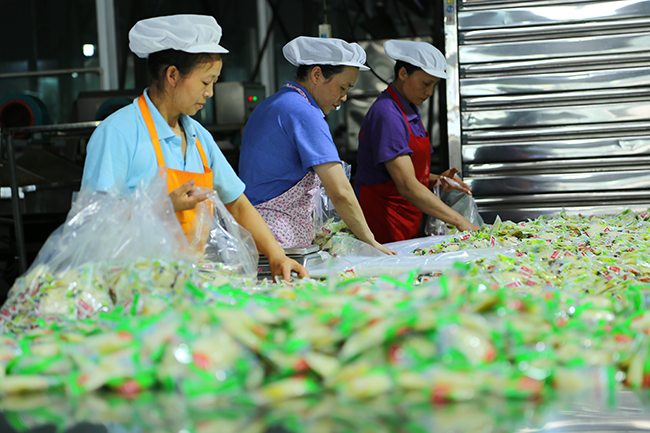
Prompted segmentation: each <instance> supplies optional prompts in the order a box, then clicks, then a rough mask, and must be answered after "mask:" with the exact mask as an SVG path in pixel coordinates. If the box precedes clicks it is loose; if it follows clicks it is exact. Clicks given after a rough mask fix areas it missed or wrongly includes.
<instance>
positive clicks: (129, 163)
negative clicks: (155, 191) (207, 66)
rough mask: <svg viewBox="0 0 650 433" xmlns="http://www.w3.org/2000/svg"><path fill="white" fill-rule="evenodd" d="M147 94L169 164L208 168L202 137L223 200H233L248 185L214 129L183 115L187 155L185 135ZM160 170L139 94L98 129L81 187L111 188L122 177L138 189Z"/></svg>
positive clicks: (187, 168)
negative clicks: (183, 143) (183, 141)
mask: <svg viewBox="0 0 650 433" xmlns="http://www.w3.org/2000/svg"><path fill="white" fill-rule="evenodd" d="M144 94H145V99H146V101H147V105H148V107H149V111H150V112H151V117H152V119H153V122H154V125H155V127H156V133H157V134H158V139H159V141H160V148H161V150H162V154H163V158H164V159H165V166H166V167H168V168H172V169H175V170H183V171H189V172H193V173H203V172H204V170H203V162H202V161H201V155H200V153H199V149H198V148H197V147H196V139H197V138H198V140H199V141H200V142H201V146H202V147H203V151H204V152H205V156H206V159H207V161H208V165H209V167H210V169H212V172H213V181H214V182H213V183H214V189H215V190H216V191H217V193H218V194H219V198H220V199H221V201H222V202H224V203H231V202H233V201H235V200H236V199H237V198H238V197H239V196H240V195H242V194H243V193H244V189H245V185H244V183H243V182H242V181H241V180H240V179H239V177H237V174H236V173H235V171H234V170H233V168H232V167H231V166H230V164H229V163H228V161H227V160H226V158H225V157H224V155H223V153H222V152H221V150H220V149H219V146H218V145H217V143H216V142H215V141H214V138H213V137H212V134H210V132H209V131H208V130H207V129H205V128H204V127H203V126H202V125H201V124H200V123H199V122H197V121H196V120H194V119H192V118H191V117H190V116H186V115H184V114H181V117H180V121H181V123H182V125H183V128H184V129H185V134H186V138H187V150H186V154H185V158H183V153H182V150H181V137H178V136H177V135H176V134H175V133H174V131H172V129H171V127H170V126H169V125H168V124H167V122H166V121H165V119H164V118H163V117H162V115H161V114H160V112H159V111H158V109H157V108H156V106H155V105H154V104H153V103H152V102H151V100H150V99H149V95H148V93H147V91H145V93H144ZM157 171H158V162H157V159H156V151H155V149H154V147H153V143H152V141H151V136H150V135H149V131H148V130H147V125H146V124H145V122H144V118H143V117H142V113H141V112H140V107H139V106H138V100H137V99H135V100H134V101H133V103H132V104H131V105H128V106H126V107H124V108H122V109H120V110H118V111H116V112H115V113H113V114H112V115H110V116H109V117H107V118H106V120H104V121H103V122H102V123H100V124H99V126H98V127H97V129H96V130H95V131H94V132H93V134H92V136H91V137H90V140H89V141H88V145H87V148H86V161H85V164H84V171H83V177H82V181H81V184H82V187H89V188H91V189H93V190H95V191H108V190H109V189H111V188H112V187H113V185H115V183H116V182H117V181H118V179H121V180H123V181H124V182H125V183H126V185H127V186H128V187H129V188H131V189H134V188H135V187H136V185H137V184H138V183H139V182H140V181H141V180H142V179H145V180H148V179H151V178H152V177H154V176H155V175H156V173H157Z"/></svg>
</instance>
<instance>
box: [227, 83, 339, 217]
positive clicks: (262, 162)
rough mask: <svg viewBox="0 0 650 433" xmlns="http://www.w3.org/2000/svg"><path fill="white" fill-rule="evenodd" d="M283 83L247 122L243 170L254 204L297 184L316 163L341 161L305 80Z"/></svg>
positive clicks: (243, 145) (241, 156) (243, 149)
mask: <svg viewBox="0 0 650 433" xmlns="http://www.w3.org/2000/svg"><path fill="white" fill-rule="evenodd" d="M289 84H290V85H292V86H295V87H297V88H299V89H301V90H302V91H303V92H304V94H305V96H306V97H307V99H305V97H304V96H302V95H301V94H300V93H299V92H298V91H297V90H296V89H295V88H291V87H282V88H281V89H280V90H279V91H278V92H277V93H275V94H274V95H272V96H269V97H268V98H266V99H265V100H264V101H262V103H260V104H259V105H258V106H257V108H255V111H253V114H252V115H251V117H250V118H249V119H248V122H247V123H246V128H245V129H244V134H243V136H242V144H241V153H240V155H239V176H240V177H241V179H242V180H243V181H244V183H245V184H246V197H248V199H249V200H250V201H251V203H253V204H254V205H257V204H260V203H264V202H266V201H269V200H271V199H272V198H275V197H277V196H279V195H281V194H283V193H285V192H286V191H288V190H289V189H291V187H293V186H294V185H296V184H297V183H298V182H299V181H300V180H301V179H302V178H303V177H305V175H306V174H307V173H308V172H309V171H313V169H312V167H313V166H315V165H319V164H325V163H327V162H341V158H340V157H339V152H338V149H337V148H336V145H335V144H334V140H333V139H332V134H331V132H330V129H329V125H328V124H327V121H325V115H324V114H323V111H322V110H321V109H320V108H319V107H318V104H316V101H315V100H314V98H313V97H312V96H311V95H310V94H309V93H308V92H307V91H306V90H305V89H304V88H303V87H302V86H300V85H299V84H297V83H294V82H289Z"/></svg>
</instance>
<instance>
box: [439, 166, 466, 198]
mask: <svg viewBox="0 0 650 433" xmlns="http://www.w3.org/2000/svg"><path fill="white" fill-rule="evenodd" d="M456 173H458V169H457V168H450V169H449V170H447V171H445V172H443V173H442V174H441V175H440V176H437V177H435V178H434V179H430V180H429V184H430V185H435V182H440V187H441V188H442V190H443V191H445V192H449V191H451V190H452V189H457V190H459V191H462V192H464V193H465V194H469V195H472V188H470V186H469V185H467V184H466V183H465V182H463V181H462V180H460V178H459V177H458V176H456ZM434 176H436V175H432V176H431V177H434ZM432 180H433V181H434V183H433V184H432V183H431V181H432Z"/></svg>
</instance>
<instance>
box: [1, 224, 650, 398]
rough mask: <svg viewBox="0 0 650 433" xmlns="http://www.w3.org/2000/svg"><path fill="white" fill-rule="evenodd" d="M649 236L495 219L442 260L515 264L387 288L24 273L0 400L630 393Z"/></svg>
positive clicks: (10, 320) (458, 270)
mask: <svg viewBox="0 0 650 433" xmlns="http://www.w3.org/2000/svg"><path fill="white" fill-rule="evenodd" d="M648 224H649V221H648V217H647V215H637V214H634V213H632V212H626V213H623V214H621V215H617V216H614V217H608V218H602V217H591V218H579V217H568V216H565V215H560V216H558V218H555V219H539V220H535V221H531V222H528V223H524V224H514V223H511V222H505V223H501V222H499V221H497V223H495V224H494V225H493V226H491V227H487V228H486V229H484V230H482V231H481V232H478V233H477V234H475V235H470V234H463V235H457V236H456V237H455V238H450V239H448V240H447V241H445V242H444V243H443V244H441V245H440V246H437V247H436V249H437V250H443V249H444V248H449V247H450V246H452V247H458V248H470V247H476V246H477V245H478V246H480V245H485V246H488V245H494V244H496V243H499V244H508V245H511V246H514V247H516V248H517V251H518V252H519V253H520V254H519V255H518V256H515V257H514V258H513V257H506V256H497V257H496V258H494V259H481V260H477V261H475V262H474V263H470V264H466V265H457V266H456V267H454V268H453V269H452V270H450V271H446V272H445V273H444V274H443V275H442V276H440V277H438V278H433V279H428V278H422V276H421V275H420V273H419V272H418V270H417V269H414V270H413V271H412V272H410V273H408V274H405V275H402V276H400V277H399V278H396V277H389V276H386V275H380V276H378V277H374V278H344V277H342V276H341V278H339V279H329V280H325V281H315V280H311V279H303V280H299V281H294V282H293V283H292V284H286V283H269V282H267V281H265V282H263V283H256V282H252V281H250V280H242V279H239V278H236V277H234V276H232V275H227V274H223V275H221V276H220V277H219V278H211V280H210V281H206V280H205V279H204V278H203V277H202V276H201V275H200V274H199V271H198V270H196V269H195V268H193V267H190V266H183V265H182V264H180V263H163V262H151V261H142V262H136V263H134V264H133V265H132V266H128V267H124V268H121V269H109V271H110V272H112V273H107V272H106V271H104V273H103V274H101V275H104V276H106V275H112V277H111V278H104V279H102V280H101V281H100V280H93V279H92V278H88V276H89V275H90V276H92V275H98V274H97V273H92V272H88V270H87V269H82V270H80V271H78V272H76V273H69V274H67V273H66V274H65V275H52V274H51V273H48V272H47V270H46V269H40V268H34V269H33V270H32V271H31V273H30V274H29V275H27V276H25V277H23V279H24V281H23V283H21V284H23V285H24V286H23V287H22V289H23V290H15V291H14V293H12V297H11V298H10V299H9V301H8V304H9V303H10V302H13V303H14V304H13V305H18V304H17V300H20V302H21V304H19V305H22V306H23V307H24V306H26V305H32V306H33V309H34V311H37V312H38V314H36V315H33V316H32V317H30V318H29V320H28V321H26V322H21V321H20V318H19V317H16V316H13V315H12V312H11V311H10V308H8V305H6V306H5V309H4V310H3V313H2V314H3V316H4V317H3V324H4V327H5V328H4V329H5V331H6V332H5V333H4V334H3V335H2V336H1V338H2V344H1V345H0V394H14V393H19V392H22V391H39V390H40V391H51V390H62V391H64V392H66V393H67V394H68V395H70V396H79V395H82V394H85V393H88V392H92V391H95V390H98V389H112V390H115V391H117V392H119V393H122V394H127V395H133V394H137V393H140V392H143V391H145V390H148V389H159V388H163V389H167V390H177V391H179V392H180V393H181V394H182V395H184V396H187V397H188V398H197V397H201V396H215V395H221V396H240V397H241V396H243V397H241V398H245V399H247V400H248V401H249V402H252V403H254V404H267V405H268V404H275V403H277V402H282V401H286V400H290V399H295V398H298V397H300V398H304V397H307V396H323V397H324V396H326V395H327V396H334V397H335V399H336V400H340V401H350V402H355V401H356V402H358V401H367V400H375V399H378V398H383V397H386V398H387V397H388V396H390V397H391V398H395V397H396V396H398V397H399V399H400V400H404V401H410V402H415V403H417V402H430V401H434V402H448V401H454V402H462V401H469V400H473V399H475V398H477V397H479V396H493V397H505V398H509V399H530V398H540V397H543V396H545V395H547V394H548V393H552V392H556V391H557V392H560V393H562V394H575V393H578V394H580V393H593V392H594V389H595V388H597V389H598V390H601V391H602V390H604V391H613V390H615V389H616V388H617V387H619V386H622V385H626V386H630V387H641V386H643V385H644V384H648V383H650V357H649V356H648V355H649V354H650V352H649V351H650V348H649V343H650V340H649V338H648V334H650V312H648V311H647V306H648V302H649V301H648V300H649V299H650V287H646V286H644V285H643V284H642V281H643V280H642V276H643V275H645V274H646V272H647V271H648V270H649V269H648V268H646V266H645V265H644V263H645V260H646V259H645V257H646V252H647V239H648V231H647V230H648V227H649V226H648ZM612 232H613V233H614V234H612V235H610V233H612ZM547 239H549V240H551V242H548V241H547ZM454 244H457V245H454ZM435 251H436V250H434V249H430V250H427V251H420V253H422V252H424V253H433V252H435ZM556 251H557V253H556ZM614 259H616V262H614V261H612V260H614ZM612 266H616V267H618V268H619V272H616V271H614V270H613V269H611V268H609V267H612ZM524 267H525V268H526V269H523V268H524ZM528 269H530V271H529V270H528ZM555 270H559V272H555ZM604 271H607V273H605V272H604ZM582 275H586V276H587V278H586V279H584V280H581V281H576V280H577V279H578V278H580V277H581V276H582ZM625 275H628V277H627V278H624V276H625ZM607 276H612V278H610V279H608V278H606V277H607ZM633 277H634V278H633ZM513 281H522V282H523V283H522V284H521V285H513V284H511V283H512V282H513ZM527 281H534V282H535V284H528V283H527ZM580 282H583V284H582V285H580V284H578V283H580ZM524 289H525V290H524ZM55 293H56V295H53V294H55ZM48 298H51V299H50V300H48ZM81 301H83V302H84V303H85V304H87V305H88V306H89V307H90V309H86V307H84V306H83V305H82V303H81ZM80 306H81V308H80ZM25 308H26V307H25ZM5 310H6V312H5ZM91 310H92V311H91ZM83 311H86V312H84V313H83V314H82V312H83ZM23 325H28V326H23ZM8 331H11V332H8Z"/></svg>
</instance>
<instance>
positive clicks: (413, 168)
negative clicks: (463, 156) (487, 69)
mask: <svg viewBox="0 0 650 433" xmlns="http://www.w3.org/2000/svg"><path fill="white" fill-rule="evenodd" d="M384 50H385V51H386V54H387V55H388V56H389V57H390V58H392V59H394V60H396V61H397V63H396V64H395V79H394V81H393V82H392V83H391V84H390V85H389V87H388V89H386V90H385V91H384V92H382V94H381V95H380V96H379V97H378V98H377V100H376V101H375V102H374V103H373V105H372V106H371V107H370V110H368V113H367V114H366V116H365V118H364V120H363V123H362V125H361V131H360V132H359V150H358V155H357V163H358V167H357V173H356V186H355V188H356V192H357V195H358V196H359V202H360V204H361V208H362V209H363V213H364V215H365V217H366V220H367V221H368V226H369V227H370V230H371V231H372V232H373V233H374V234H375V237H376V238H377V240H378V241H379V242H381V243H387V242H395V241H401V240H405V239H412V238H415V237H416V236H417V234H418V230H419V228H420V224H421V221H422V216H423V214H427V215H431V216H433V217H435V218H438V219H440V220H442V221H445V222H446V223H449V224H453V225H455V226H456V227H458V229H459V230H461V231H465V230H472V231H473V230H478V226H476V225H475V224H472V223H471V222H469V221H468V220H467V219H466V218H464V217H463V216H462V215H460V214H459V213H458V212H456V211H454V210H453V209H451V208H450V207H449V206H447V205H445V204H444V203H443V202H442V201H441V200H440V199H439V198H438V197H436V196H435V194H433V192H432V191H431V190H430V189H429V187H430V186H433V184H434V183H435V182H436V181H438V180H440V181H442V182H444V180H445V178H453V179H454V180H455V181H456V182H454V183H455V184H456V185H459V186H457V188H459V189H461V190H462V191H464V192H466V193H468V194H470V193H471V190H470V188H469V186H467V185H466V184H465V183H463V182H462V181H461V180H460V179H459V178H458V177H457V176H456V173H457V172H458V169H456V168H452V169H450V170H447V171H445V172H444V173H442V175H441V176H437V175H434V174H431V173H430V165H431V143H430V141H429V136H428V134H427V132H426V130H425V129H424V125H422V118H421V116H420V111H419V109H418V106H419V105H421V104H422V103H423V102H424V101H426V100H427V98H429V97H430V96H431V95H432V94H433V89H434V87H435V86H436V84H437V83H438V81H440V79H441V78H447V74H446V73H445V69H446V67H447V62H446V60H445V58H444V56H443V55H442V53H441V52H440V51H438V50H437V49H436V48H434V47H433V46H432V45H430V44H427V43H425V42H413V41H398V40H391V41H388V42H386V43H385V44H384ZM448 183H449V182H447V184H448Z"/></svg>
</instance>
